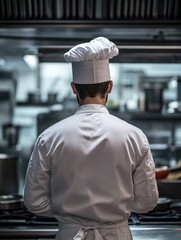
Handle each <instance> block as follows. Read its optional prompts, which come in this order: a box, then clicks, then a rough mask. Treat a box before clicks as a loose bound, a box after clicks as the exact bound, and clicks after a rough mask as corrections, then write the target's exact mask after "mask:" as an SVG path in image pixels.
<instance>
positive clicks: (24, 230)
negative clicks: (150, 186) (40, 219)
mask: <svg viewBox="0 0 181 240" xmlns="http://www.w3.org/2000/svg"><path fill="white" fill-rule="evenodd" d="M130 228H131V232H132V235H133V240H153V239H154V240H179V239H181V226H180V225H175V226H170V225H165V226H162V227H158V226H157V225H150V226H131V227H130ZM57 231H58V227H47V226H44V227H32V226H31V227H21V228H17V227H9V228H2V227H0V237H1V238H2V237H4V238H5V237H6V238H7V237H9V238H10V237H16V238H18V237H19V238H22V237H24V238H26V237H28V238H30V237H39V238H41V237H42V238H45V237H48V238H51V239H53V238H54V237H55V235H56V233H57Z"/></svg>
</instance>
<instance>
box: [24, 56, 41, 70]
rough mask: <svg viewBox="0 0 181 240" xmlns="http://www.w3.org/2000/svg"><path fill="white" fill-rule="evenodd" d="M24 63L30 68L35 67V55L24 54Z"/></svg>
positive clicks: (36, 62)
mask: <svg viewBox="0 0 181 240" xmlns="http://www.w3.org/2000/svg"><path fill="white" fill-rule="evenodd" d="M23 59H24V61H25V63H26V64H27V65H28V67H30V68H31V69H33V70H34V69H35V68H36V67H37V65H38V59H37V56H35V55H25V56H24V57H23Z"/></svg>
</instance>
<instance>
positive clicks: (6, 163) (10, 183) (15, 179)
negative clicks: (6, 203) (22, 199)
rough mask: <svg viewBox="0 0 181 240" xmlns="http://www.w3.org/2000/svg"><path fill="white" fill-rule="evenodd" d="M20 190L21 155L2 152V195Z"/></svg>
mask: <svg viewBox="0 0 181 240" xmlns="http://www.w3.org/2000/svg"><path fill="white" fill-rule="evenodd" d="M18 191H19V156H18V155H13V154H6V153H0V195H9V194H12V193H18Z"/></svg>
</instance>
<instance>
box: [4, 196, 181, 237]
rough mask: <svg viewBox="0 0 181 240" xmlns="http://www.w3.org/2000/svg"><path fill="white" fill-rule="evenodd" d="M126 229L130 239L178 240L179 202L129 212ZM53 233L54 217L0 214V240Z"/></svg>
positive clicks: (180, 226) (12, 212)
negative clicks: (145, 211)
mask: <svg viewBox="0 0 181 240" xmlns="http://www.w3.org/2000/svg"><path fill="white" fill-rule="evenodd" d="M129 226H130V228H131V231H132V234H133V239H134V240H142V239H144V240H145V239H146V240H152V239H154V240H163V239H164V240H167V239H172V240H178V239H181V206H180V200H174V202H173V204H171V205H170V206H169V208H168V209H166V210H163V211H157V210H154V211H151V212H149V213H147V214H136V213H132V214H131V216H130V218H129ZM57 231H58V222H57V221H56V220H55V219H54V218H49V217H40V216H37V215H34V214H32V213H30V212H28V211H27V210H26V209H25V208H23V209H16V210H1V211H0V239H9V240H10V239H32V240H35V239H36V240H37V239H54V238H55V235H56V232H57Z"/></svg>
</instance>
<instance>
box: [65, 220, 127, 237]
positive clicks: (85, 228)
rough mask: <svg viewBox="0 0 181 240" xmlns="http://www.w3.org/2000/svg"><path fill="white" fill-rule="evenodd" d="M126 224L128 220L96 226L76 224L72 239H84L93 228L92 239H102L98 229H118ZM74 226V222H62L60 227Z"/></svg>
mask: <svg viewBox="0 0 181 240" xmlns="http://www.w3.org/2000/svg"><path fill="white" fill-rule="evenodd" d="M127 226H128V221H125V222H122V223H120V224H117V225H106V224H105V225H98V226H80V225H76V227H79V231H78V232H77V234H76V235H75V236H74V237H73V240H85V239H86V237H87V234H88V231H90V230H93V231H94V240H103V238H102V236H101V233H100V232H99V229H100V230H101V229H120V228H124V227H127ZM72 227H73V228H74V227H75V225H74V224H65V225H64V224H63V226H61V228H63V229H65V228H67V229H68V228H72Z"/></svg>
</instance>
